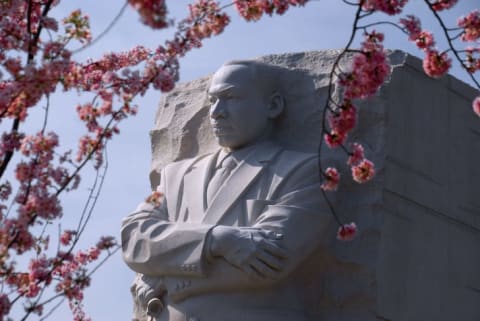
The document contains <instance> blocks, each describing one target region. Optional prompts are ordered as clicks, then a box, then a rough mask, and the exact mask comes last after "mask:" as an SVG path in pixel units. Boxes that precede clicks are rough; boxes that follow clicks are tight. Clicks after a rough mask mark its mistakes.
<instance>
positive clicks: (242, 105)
mask: <svg viewBox="0 0 480 321" xmlns="http://www.w3.org/2000/svg"><path fill="white" fill-rule="evenodd" d="M280 70H281V69H280V68H279V67H275V66H272V65H268V64H264V63H261V62H257V61H233V62H229V63H226V64H224V65H223V66H222V67H221V68H220V69H219V70H218V71H217V72H216V73H215V74H214V75H213V78H212V82H211V84H210V88H209V90H208V94H209V97H210V101H211V107H210V122H211V124H212V128H213V132H214V135H215V137H216V138H217V141H218V143H219V145H220V146H222V147H226V148H229V149H238V148H241V147H244V146H247V145H250V144H252V143H255V142H257V141H260V140H263V139H266V138H268V137H269V136H270V135H271V134H272V130H273V127H274V121H275V119H276V118H278V117H279V116H280V115H281V114H282V113H283V110H284V104H285V103H284V99H283V96H282V94H281V89H280V88H281V87H280V84H279V83H278V82H279V79H280V77H279V73H280Z"/></svg>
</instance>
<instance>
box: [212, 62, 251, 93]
mask: <svg viewBox="0 0 480 321" xmlns="http://www.w3.org/2000/svg"><path fill="white" fill-rule="evenodd" d="M251 85H255V79H254V77H253V74H252V70H251V68H249V67H246V66H242V65H225V66H222V67H221V68H220V69H219V70H217V72H216V73H215V74H214V75H213V78H212V82H211V83H210V90H209V91H211V90H212V89H213V88H222V89H226V88H227V87H248V86H251Z"/></svg>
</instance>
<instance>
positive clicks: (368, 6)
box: [362, 0, 408, 15]
mask: <svg viewBox="0 0 480 321" xmlns="http://www.w3.org/2000/svg"><path fill="white" fill-rule="evenodd" d="M407 2H408V0H364V1H363V2H362V8H363V9H364V10H367V11H370V10H375V11H382V12H385V13H386V14H389V15H396V14H399V13H400V12H402V9H403V7H404V6H405V4H406V3H407Z"/></svg>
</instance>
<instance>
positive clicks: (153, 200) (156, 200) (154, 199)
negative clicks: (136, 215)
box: [145, 191, 163, 207]
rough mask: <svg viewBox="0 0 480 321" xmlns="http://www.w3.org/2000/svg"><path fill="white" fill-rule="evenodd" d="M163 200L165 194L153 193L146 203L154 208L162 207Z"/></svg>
mask: <svg viewBox="0 0 480 321" xmlns="http://www.w3.org/2000/svg"><path fill="white" fill-rule="evenodd" d="M162 200H163V193H161V192H159V191H153V192H152V193H151V194H150V195H149V196H148V197H147V198H146V199H145V203H148V204H151V205H153V206H155V207H156V206H160V204H161V203H162Z"/></svg>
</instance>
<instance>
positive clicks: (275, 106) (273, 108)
mask: <svg viewBox="0 0 480 321" xmlns="http://www.w3.org/2000/svg"><path fill="white" fill-rule="evenodd" d="M284 108H285V100H284V99H283V96H282V95H280V93H278V92H275V93H273V94H272V95H271V96H270V101H269V105H268V117H269V118H270V119H275V118H277V117H278V116H280V115H281V114H282V113H283V109H284Z"/></svg>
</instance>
